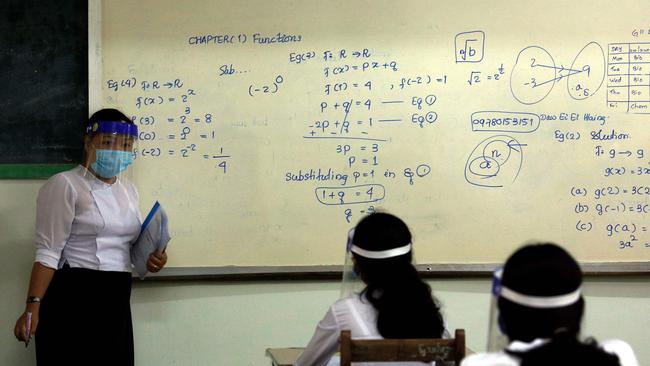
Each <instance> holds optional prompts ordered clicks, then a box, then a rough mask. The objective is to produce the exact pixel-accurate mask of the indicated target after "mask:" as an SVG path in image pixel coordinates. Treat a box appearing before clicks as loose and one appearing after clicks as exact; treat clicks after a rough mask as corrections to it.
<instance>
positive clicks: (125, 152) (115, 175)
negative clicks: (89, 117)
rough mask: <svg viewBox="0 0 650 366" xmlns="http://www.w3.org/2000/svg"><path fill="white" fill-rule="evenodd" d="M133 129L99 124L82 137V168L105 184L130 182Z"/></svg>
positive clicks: (133, 144) (128, 126) (124, 124)
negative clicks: (94, 129)
mask: <svg viewBox="0 0 650 366" xmlns="http://www.w3.org/2000/svg"><path fill="white" fill-rule="evenodd" d="M136 151H138V149H137V127H136V126H135V125H132V124H127V123H123V122H100V123H99V126H97V127H96V131H91V132H90V133H88V134H86V136H85V137H84V162H83V164H82V165H83V166H84V167H85V168H86V170H87V171H88V174H92V175H94V176H95V177H96V178H97V179H99V180H101V181H103V182H104V183H107V184H113V183H115V182H116V181H129V182H131V181H132V179H133V169H134V163H135V161H136V158H135V157H136V155H135V152H136Z"/></svg>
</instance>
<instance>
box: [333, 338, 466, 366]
mask: <svg viewBox="0 0 650 366" xmlns="http://www.w3.org/2000/svg"><path fill="white" fill-rule="evenodd" d="M464 357H465V330H464V329H456V332H455V335H454V338H453V339H375V340H362V339H356V340H355V339H352V338H351V335H350V331H349V330H343V331H341V366H350V364H351V363H352V362H405V361H415V362H431V361H436V363H438V364H441V362H453V365H460V361H461V360H462V359H463V358H464Z"/></svg>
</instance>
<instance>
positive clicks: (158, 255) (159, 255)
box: [147, 250, 167, 273]
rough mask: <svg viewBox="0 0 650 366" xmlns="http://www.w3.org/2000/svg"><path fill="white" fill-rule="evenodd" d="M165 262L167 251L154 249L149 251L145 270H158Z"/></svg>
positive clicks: (153, 271) (154, 271)
mask: <svg viewBox="0 0 650 366" xmlns="http://www.w3.org/2000/svg"><path fill="white" fill-rule="evenodd" d="M166 263H167V253H165V251H164V250H163V251H162V252H160V251H156V252H153V253H151V255H150V256H149V260H148V261H147V270H148V271H149V272H152V273H156V272H158V271H160V270H161V269H162V268H163V267H164V266H165V264H166Z"/></svg>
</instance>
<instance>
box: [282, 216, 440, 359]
mask: <svg viewBox="0 0 650 366" xmlns="http://www.w3.org/2000/svg"><path fill="white" fill-rule="evenodd" d="M351 252H352V254H353V260H354V268H355V271H356V272H357V274H358V275H359V276H360V277H361V279H362V280H363V282H364V283H365V285H366V287H365V289H364V290H363V291H361V293H353V294H352V295H350V296H348V297H346V298H343V299H340V300H338V301H336V302H335V303H334V304H333V305H332V306H330V308H329V310H328V311H327V313H326V314H325V317H324V318H323V320H321V321H320V323H319V324H318V326H317V328H316V332H315V333H314V336H313V337H312V339H311V341H310V342H309V344H308V345H307V348H306V349H305V350H304V351H303V353H302V354H301V355H300V357H299V358H298V360H297V361H296V363H295V364H294V365H295V366H313V365H326V364H328V362H329V361H330V359H331V358H332V356H333V355H334V353H335V352H336V349H337V346H338V342H339V336H340V333H341V330H350V331H351V333H352V338H356V339H382V338H441V337H442V335H443V332H445V329H444V325H443V320H442V316H441V314H440V310H439V308H438V306H437V305H436V301H435V300H434V299H433V297H432V296H431V288H430V287H429V285H427V284H426V283H425V282H423V281H422V279H420V276H419V274H418V272H417V270H416V269H415V267H414V266H413V264H412V262H411V261H412V251H411V233H410V232H409V229H408V227H407V226H406V224H405V223H404V222H403V221H402V220H400V219H399V218H397V217H395V216H393V215H390V214H386V213H374V214H371V215H369V216H366V217H365V218H363V219H362V220H361V221H360V222H359V224H358V225H357V227H356V228H355V229H354V235H353V237H352V246H351ZM332 361H333V362H335V361H336V360H332ZM382 364H385V363H382ZM404 364H413V363H404ZM415 364H420V363H415ZM364 365H371V363H364Z"/></svg>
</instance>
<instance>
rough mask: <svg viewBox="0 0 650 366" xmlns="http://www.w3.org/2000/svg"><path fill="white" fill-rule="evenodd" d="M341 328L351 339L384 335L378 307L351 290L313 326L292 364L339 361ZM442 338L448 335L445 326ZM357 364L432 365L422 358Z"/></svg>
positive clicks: (302, 365)
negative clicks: (422, 361) (380, 329)
mask: <svg viewBox="0 0 650 366" xmlns="http://www.w3.org/2000/svg"><path fill="white" fill-rule="evenodd" d="M341 330H350V333H351V335H352V338H354V339H383V337H382V336H381V335H380V334H379V331H378V330H377V310H376V309H375V308H374V307H373V306H372V304H371V303H369V302H368V300H367V299H366V298H365V297H363V296H359V294H358V293H353V294H351V295H350V296H348V297H346V298H343V299H340V300H338V301H336V302H335V303H334V304H332V306H330V308H329V310H328V311H327V313H326V314H325V317H324V318H323V320H321V321H320V322H319V323H318V325H317V326H316V331H315V333H314V335H313V336H312V338H311V340H310V341H309V344H307V347H306V348H305V350H304V351H303V352H302V353H301V354H300V357H298V359H297V360H296V362H295V363H294V366H322V365H328V366H335V365H339V363H340V359H339V358H338V357H332V356H334V353H336V348H337V346H338V344H339V337H340V335H341ZM443 337H444V338H449V333H448V332H447V330H446V329H445V334H444V335H443ZM353 365H358V366H362V365H363V366H372V365H377V366H388V365H419V366H422V365H435V362H432V363H431V364H426V363H421V362H394V363H390V364H388V363H386V362H381V363H377V362H375V363H373V362H355V363H353Z"/></svg>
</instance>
